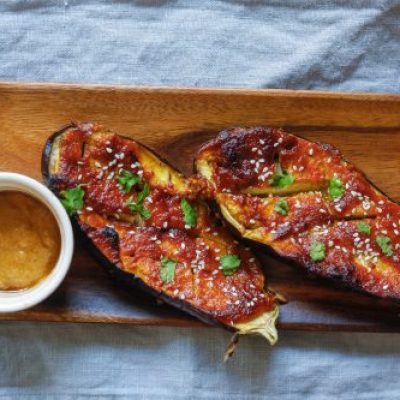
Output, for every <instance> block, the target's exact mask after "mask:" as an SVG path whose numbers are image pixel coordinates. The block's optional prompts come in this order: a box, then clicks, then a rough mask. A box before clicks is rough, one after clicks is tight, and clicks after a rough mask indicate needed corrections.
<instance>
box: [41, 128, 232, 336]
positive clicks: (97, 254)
mask: <svg viewBox="0 0 400 400" xmlns="http://www.w3.org/2000/svg"><path fill="white" fill-rule="evenodd" d="M75 127H78V124H77V123H74V122H71V123H70V124H68V125H66V126H64V127H62V128H61V129H59V130H58V131H56V132H55V133H53V134H52V135H51V136H50V137H49V138H48V140H47V141H46V144H45V146H44V149H43V153H42V160H41V170H42V177H43V180H44V182H45V184H46V185H47V187H48V188H49V189H50V190H51V191H52V192H53V193H54V194H55V195H56V196H57V197H58V196H59V195H60V193H59V190H58V189H57V185H56V184H57V178H56V177H55V176H53V175H51V174H50V172H49V163H50V157H51V153H52V150H53V144H54V141H55V139H56V138H57V137H58V136H60V135H62V134H63V133H64V132H66V131H67V130H69V129H71V128H75ZM136 142H137V143H139V144H140V145H142V144H141V143H140V142H138V141H136ZM144 147H146V146H144ZM151 151H152V152H153V153H154V154H155V155H156V156H157V157H158V154H156V153H155V152H154V151H153V150H151ZM160 159H161V158H160ZM163 161H164V160H163ZM164 162H165V161H164ZM165 163H167V162H165ZM71 222H72V225H73V227H74V231H75V232H76V233H77V234H78V237H79V239H80V241H81V242H82V243H84V244H85V247H87V248H88V249H89V252H90V253H91V254H92V255H93V257H94V258H95V259H96V260H97V261H98V262H99V264H100V265H101V266H102V267H103V268H104V269H105V270H106V271H108V273H109V274H110V275H111V276H112V277H114V278H115V279H116V280H117V281H118V282H119V283H120V284H122V285H123V286H125V287H126V288H127V289H128V290H129V289H137V288H139V289H140V290H143V291H144V292H146V293H148V294H150V295H151V296H153V297H154V298H155V299H159V300H162V301H163V302H165V303H166V304H169V305H171V306H172V307H175V308H177V309H179V310H181V311H183V312H186V313H188V314H190V315H192V316H193V317H195V318H197V319H199V320H200V321H202V322H204V323H205V324H208V325H212V326H216V327H220V328H224V329H226V330H228V331H231V332H234V331H235V329H234V328H232V327H230V326H228V325H225V324H222V323H221V322H219V321H217V320H216V319H214V318H211V317H210V316H209V315H208V314H206V313H204V312H202V311H199V310H198V309H196V308H194V307H193V306H191V305H190V304H189V303H187V302H184V301H182V300H176V299H173V298H171V297H170V296H167V295H166V294H165V293H162V292H159V291H156V290H154V289H153V288H152V287H150V286H148V285H147V284H145V283H144V282H143V281H142V280H141V279H140V278H138V277H137V276H135V275H134V274H132V273H127V272H125V271H123V270H122V269H121V266H120V265H119V264H118V263H117V264H114V263H112V262H111V261H110V260H109V259H108V258H107V257H106V256H105V255H104V254H103V253H102V252H101V251H100V250H99V249H98V247H97V246H96V245H95V244H94V242H93V241H92V240H91V239H90V238H89V237H88V236H87V234H86V233H85V232H84V230H83V229H82V226H81V224H80V223H79V222H78V218H77V216H76V215H73V216H72V217H71Z"/></svg>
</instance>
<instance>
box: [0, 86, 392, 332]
mask: <svg viewBox="0 0 400 400" xmlns="http://www.w3.org/2000/svg"><path fill="white" fill-rule="evenodd" d="M71 120H77V121H94V122H98V123H101V124H104V125H106V126H107V127H109V128H111V129H113V130H114V131H116V132H118V133H121V134H124V135H127V136H131V137H133V138H135V139H138V140H140V141H141V142H143V143H144V144H146V145H148V146H149V147H150V148H152V149H154V150H156V152H158V153H159V154H160V155H161V156H163V157H164V158H165V159H167V160H168V161H170V163H171V164H172V165H174V166H176V167H177V168H179V169H181V170H182V171H183V172H185V173H188V174H189V173H191V171H192V160H193V155H194V153H195V150H196V148H197V147H198V146H199V145H200V144H201V143H203V142H204V141H206V140H208V139H210V138H211V137H213V135H214V134H215V133H216V132H217V131H218V130H220V129H221V128H225V127H229V126H234V125H274V126H283V127H285V128H286V129H287V130H288V131H291V132H294V133H298V134H300V135H302V136H304V137H306V138H308V139H311V140H316V141H324V142H328V143H331V144H333V145H335V146H337V147H338V148H339V149H340V150H341V151H342V152H343V154H344V155H345V156H346V157H347V158H348V159H349V160H350V161H352V162H353V163H355V164H356V165H357V166H359V167H360V168H361V169H362V170H364V171H365V172H366V173H367V175H368V176H369V177H370V179H371V180H372V181H373V182H374V183H375V184H376V185H378V186H379V187H380V188H381V189H382V190H383V191H384V192H385V193H387V194H388V195H389V196H391V197H392V198H393V199H395V200H397V201H400V96H393V95H391V96H389V95H368V94H345V93H324V92H306V91H283V90H233V89H232V90H225V89H172V88H135V87H121V86H119V87H118V86H78V85H58V84H23V83H0V129H1V130H0V135H1V140H0V143H1V144H0V146H1V151H0V170H1V171H14V172H19V173H22V174H26V175H29V176H32V177H33V178H36V179H38V180H41V173H40V158H41V153H42V147H43V144H44V143H45V140H46V139H47V137H48V136H49V135H50V134H51V133H52V132H54V131H55V130H56V129H58V128H59V127H60V126H62V125H64V124H66V123H68V122H69V121H71ZM0 223H1V221H0ZM259 253H260V252H259ZM0 256H1V255H0ZM260 256H261V258H262V260H263V265H264V267H265V271H266V275H267V279H268V283H269V286H270V287H272V288H273V289H274V290H276V291H278V292H280V293H282V294H283V295H284V296H285V297H286V298H287V299H288V301H289V303H288V304H287V305H284V306H282V307H281V316H280V320H279V326H280V328H284V329H307V330H348V331H399V332H400V318H398V314H399V312H400V305H395V304H393V303H389V302H385V301H382V300H377V299H375V298H372V297H369V296H367V295H362V294H358V293H354V292H352V291H350V290H345V289H342V288H340V287H336V286H334V285H332V284H331V283H328V282H325V281H322V280H320V279H315V278H312V277H309V276H307V274H306V273H305V272H303V271H302V270H300V269H298V268H296V267H293V266H289V265H286V264H285V263H283V262H282V261H280V260H278V259H276V258H272V257H270V256H268V255H265V254H261V253H260ZM0 318H1V319H3V320H35V321H80V322H117V323H131V324H154V325H175V326H194V325H198V326H202V325H203V324H201V323H200V322H198V321H196V320H194V319H193V318H191V317H188V316H186V315H185V314H183V313H182V312H180V311H177V310H174V309H173V308H171V307H168V306H166V305H158V304H156V303H155V302H154V300H153V299H151V298H149V297H147V296H145V295H143V294H142V293H140V292H132V291H127V290H126V289H124V288H120V287H118V286H117V285H116V284H115V283H114V282H113V281H112V280H111V279H109V277H108V276H107V274H106V273H105V272H104V271H103V269H102V268H101V267H100V266H99V265H98V264H97V263H96V262H95V261H94V260H93V259H92V258H91V257H90V255H89V254H88V253H87V252H86V250H85V249H84V248H82V246H81V245H80V244H77V246H76V252H75V257H74V260H73V264H72V268H71V271H70V273H69V275H68V277H67V279H66V280H65V281H64V283H63V284H62V285H61V287H60V288H59V289H58V290H57V292H56V293H55V294H54V295H53V296H52V297H51V298H49V299H48V300H47V301H45V302H44V303H42V304H41V305H39V306H37V307H35V308H32V309H30V310H28V311H24V312H20V313H15V314H2V315H0Z"/></svg>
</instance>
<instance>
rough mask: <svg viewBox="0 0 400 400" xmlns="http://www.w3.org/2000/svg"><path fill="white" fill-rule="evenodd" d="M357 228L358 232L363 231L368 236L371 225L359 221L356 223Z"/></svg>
mask: <svg viewBox="0 0 400 400" xmlns="http://www.w3.org/2000/svg"><path fill="white" fill-rule="evenodd" d="M357 230H358V232H360V233H365V234H366V235H368V236H369V235H370V234H371V227H370V226H369V225H368V224H367V223H366V222H364V221H360V222H359V223H358V224H357Z"/></svg>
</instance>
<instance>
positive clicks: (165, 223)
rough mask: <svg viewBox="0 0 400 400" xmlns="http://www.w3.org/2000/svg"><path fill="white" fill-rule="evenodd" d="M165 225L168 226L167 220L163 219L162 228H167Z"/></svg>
mask: <svg viewBox="0 0 400 400" xmlns="http://www.w3.org/2000/svg"><path fill="white" fill-rule="evenodd" d="M167 227H168V222H167V221H165V222H164V223H163V228H164V229H165V228H167Z"/></svg>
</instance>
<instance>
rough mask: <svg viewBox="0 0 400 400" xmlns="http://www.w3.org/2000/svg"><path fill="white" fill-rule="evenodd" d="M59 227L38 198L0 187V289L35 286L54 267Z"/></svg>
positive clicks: (58, 244)
mask: <svg viewBox="0 0 400 400" xmlns="http://www.w3.org/2000/svg"><path fill="white" fill-rule="evenodd" d="M60 246H61V237H60V230H59V227H58V224H57V221H56V220H55V218H54V216H53V214H52V213H51V211H50V210H49V209H48V208H47V207H46V206H45V205H44V204H42V203H41V202H40V201H39V200H36V199H35V198H33V197H31V196H29V195H27V194H24V193H21V192H17V191H0V290H23V289H28V288H30V287H32V286H35V285H36V284H37V283H38V282H40V281H41V280H42V279H43V278H45V277H46V276H47V275H48V274H49V273H50V272H51V271H52V269H53V268H54V266H55V265H56V263H57V260H58V256H59V254H60Z"/></svg>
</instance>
